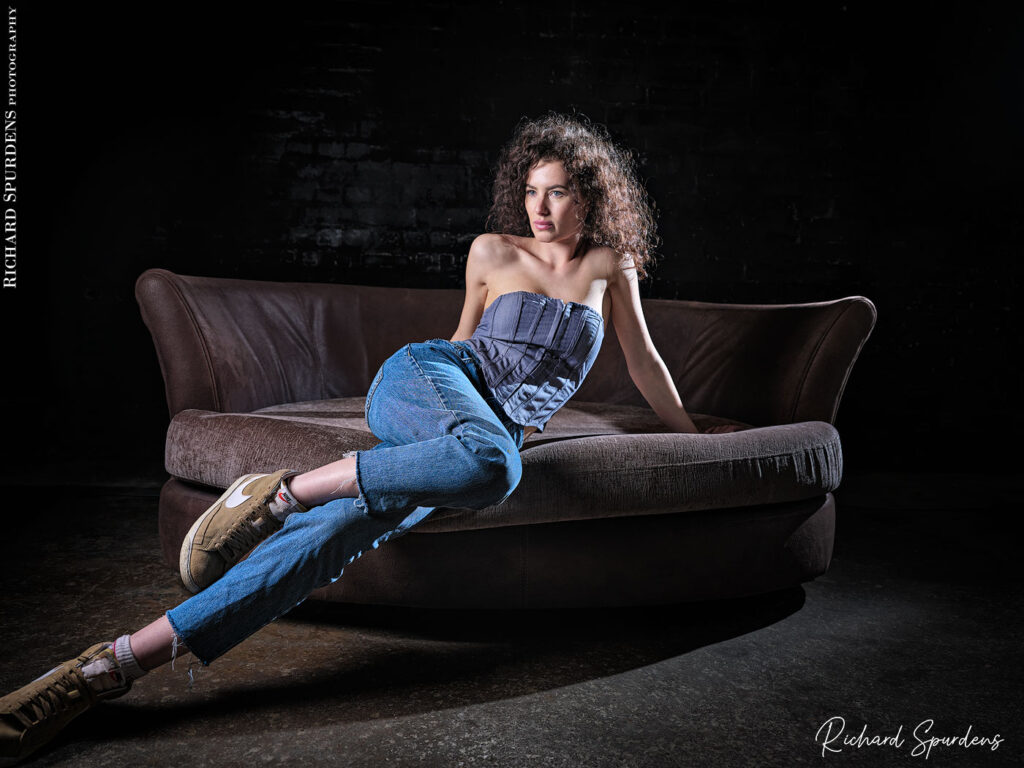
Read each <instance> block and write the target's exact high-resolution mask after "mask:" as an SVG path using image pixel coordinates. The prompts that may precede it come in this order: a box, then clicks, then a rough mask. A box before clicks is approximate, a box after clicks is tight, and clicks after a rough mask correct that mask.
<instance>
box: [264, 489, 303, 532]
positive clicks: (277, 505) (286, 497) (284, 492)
mask: <svg viewBox="0 0 1024 768" xmlns="http://www.w3.org/2000/svg"><path fill="white" fill-rule="evenodd" d="M270 511H271V513H273V515H274V517H276V518H277V519H278V520H280V521H281V522H284V519H285V518H286V517H288V515H290V514H291V513H292V512H305V511H306V508H305V507H304V506H302V505H301V504H300V503H299V500H298V499H296V498H295V497H294V496H292V492H291V490H290V489H289V488H288V481H287V480H282V481H281V484H280V485H279V486H277V491H276V492H275V493H274V500H273V501H272V502H270Z"/></svg>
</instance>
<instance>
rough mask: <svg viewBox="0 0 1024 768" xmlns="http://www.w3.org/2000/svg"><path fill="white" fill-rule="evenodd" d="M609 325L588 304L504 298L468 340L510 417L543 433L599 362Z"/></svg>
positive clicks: (520, 295)
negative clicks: (545, 426)
mask: <svg viewBox="0 0 1024 768" xmlns="http://www.w3.org/2000/svg"><path fill="white" fill-rule="evenodd" d="M603 339H604V319H603V318H602V317H601V314H600V313H599V312H597V310H595V309H594V308H593V307H591V306H589V305H587V304H581V303H579V302H575V301H570V302H565V301H562V300H561V299H553V298H551V297H549V296H543V295H541V294H539V293H531V292H530V291H514V292H512V293H504V294H502V295H501V296H499V297H498V298H497V299H495V300H494V301H493V302H491V304H490V306H488V307H487V309H485V310H484V313H483V315H482V316H481V318H480V324H479V325H478V326H477V328H476V331H474V332H473V336H472V337H471V338H469V339H467V340H466V343H467V344H469V345H470V347H471V348H472V350H473V352H474V353H475V354H476V356H477V358H478V359H479V361H480V368H481V370H482V371H483V374H484V379H485V381H486V382H487V386H488V387H489V388H490V390H491V392H492V393H493V394H494V396H495V398H496V399H497V401H498V402H499V403H500V404H501V407H502V408H503V409H504V411H505V413H506V414H508V417H509V418H510V419H512V421H514V422H516V423H517V424H521V425H523V426H524V427H528V426H532V427H536V428H537V431H538V432H543V431H544V425H545V424H546V423H547V421H548V419H550V418H551V416H552V414H554V412H555V411H557V410H558V409H559V408H561V407H562V406H563V405H564V404H565V402H566V401H567V400H568V399H569V398H570V397H572V395H573V393H575V392H576V390H577V389H578V388H579V385H580V384H581V383H582V382H583V379H584V378H585V377H586V375H587V372H588V371H589V370H590V368H591V366H593V364H594V360H596V359H597V353H598V352H600V350H601V341H602V340H603Z"/></svg>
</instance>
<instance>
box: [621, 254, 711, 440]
mask: <svg viewBox="0 0 1024 768" xmlns="http://www.w3.org/2000/svg"><path fill="white" fill-rule="evenodd" d="M624 263H625V264H628V266H624V267H622V268H620V269H617V270H616V271H615V275H614V277H613V278H612V279H610V280H609V281H608V291H609V293H610V294H611V297H612V324H613V325H614V326H615V333H616V335H617V336H618V337H619V345H620V346H621V347H622V352H623V355H624V356H625V358H626V366H627V368H628V369H629V376H630V378H631V379H633V383H634V384H636V387H637V389H639V390H640V394H642V395H643V396H644V399H645V400H646V401H647V402H648V403H649V404H650V406H651V408H653V409H654V412H655V413H656V414H658V418H659V419H661V420H662V421H663V422H664V423H665V425H666V426H667V427H669V428H670V429H672V430H674V431H676V432H696V431H697V427H696V426H695V425H694V423H693V419H691V418H690V415H689V414H688V413H687V412H686V409H685V408H684V407H683V401H682V399H681V398H680V397H679V391H678V390H677V389H676V385H675V383H674V382H673V381H672V376H671V375H670V374H669V372H668V368H667V367H666V366H665V361H664V360H662V359H661V355H659V354H658V350H657V349H655V348H654V342H653V341H651V336H650V333H648V331H647V321H646V320H645V319H644V311H643V307H642V306H641V304H640V282H639V280H638V279H637V274H636V268H635V267H634V266H632V265H631V264H629V263H628V261H627V262H624Z"/></svg>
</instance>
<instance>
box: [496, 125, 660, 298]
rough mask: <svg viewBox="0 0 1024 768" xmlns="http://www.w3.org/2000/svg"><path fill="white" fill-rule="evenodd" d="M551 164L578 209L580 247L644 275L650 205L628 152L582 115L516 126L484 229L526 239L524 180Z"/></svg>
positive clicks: (652, 243)
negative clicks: (565, 179) (613, 255)
mask: <svg viewBox="0 0 1024 768" xmlns="http://www.w3.org/2000/svg"><path fill="white" fill-rule="evenodd" d="M551 160H560V161H561V162H562V164H563V165H564V166H565V171H566V173H567V174H568V175H569V178H570V180H571V181H570V185H569V186H570V191H571V192H572V194H573V195H574V196H575V197H576V198H577V199H578V200H579V201H580V202H581V203H583V204H584V205H583V207H584V210H586V215H585V217H584V219H583V221H582V224H583V227H582V230H581V237H580V242H581V244H585V243H586V242H590V243H594V244H595V245H605V246H609V247H611V248H613V249H615V250H616V251H618V252H619V253H620V254H622V255H623V256H627V257H629V258H630V259H632V262H633V265H634V266H635V267H636V270H637V273H638V274H639V276H640V278H641V279H643V278H645V277H647V274H648V273H647V270H646V269H645V266H646V265H647V264H648V263H650V262H651V261H653V259H654V249H655V248H656V247H657V246H658V244H659V238H658V236H657V234H656V231H655V222H654V204H653V202H652V201H651V200H650V199H649V198H648V195H647V190H645V189H644V187H643V185H642V184H641V183H640V181H639V180H638V179H637V175H636V161H635V160H634V158H633V155H632V153H631V152H630V151H629V150H628V149H626V148H624V147H618V146H616V145H615V143H614V142H613V141H612V139H611V137H610V136H609V134H608V131H607V129H606V128H605V127H604V126H601V125H598V124H595V123H591V122H590V120H589V119H587V118H586V117H585V116H583V115H578V116H568V115H563V114H559V113H557V112H550V113H548V114H547V115H545V116H544V117H541V118H538V119H536V120H529V119H527V118H523V119H522V120H521V121H520V122H519V125H518V126H516V130H515V133H514V134H513V136H512V139H511V140H510V141H509V142H508V144H506V145H505V146H504V147H503V148H502V150H501V154H500V155H499V158H498V167H497V171H496V173H495V179H494V201H493V203H492V204H491V210H490V213H489V214H488V216H487V228H488V230H489V231H491V232H501V233H504V234H510V235H521V236H529V235H530V234H531V230H530V218H529V216H528V215H527V212H526V206H525V204H524V200H525V194H526V179H527V176H528V175H529V173H530V170H531V169H532V168H533V167H534V166H536V165H538V164H539V163H541V162H546V161H551Z"/></svg>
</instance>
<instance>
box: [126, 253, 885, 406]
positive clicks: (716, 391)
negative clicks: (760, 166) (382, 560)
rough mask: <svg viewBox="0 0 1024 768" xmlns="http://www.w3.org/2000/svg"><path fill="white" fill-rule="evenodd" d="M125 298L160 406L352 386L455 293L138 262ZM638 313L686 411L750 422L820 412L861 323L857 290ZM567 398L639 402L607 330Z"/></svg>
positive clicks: (231, 402) (866, 317)
mask: <svg viewBox="0 0 1024 768" xmlns="http://www.w3.org/2000/svg"><path fill="white" fill-rule="evenodd" d="M135 296H136V299H137V301H138V303H139V307H140V310H141V312H142V318H143V321H144V322H145V323H146V326H147V327H148V328H149V331H150V333H151V334H152V336H153V343H154V345H155V346H156V351H157V357H158V359H159V361H160V368H161V371H162V373H163V377H164V384H165V387H166V393H167V406H168V411H169V413H170V415H171V416H174V414H176V413H178V412H179V411H182V410H185V409H187V408H199V409H203V410H212V411H222V412H248V411H252V410H255V409H257V408H262V407H265V406H268V405H275V404H278V403H288V402H298V401H303V400H322V399H326V398H332V397H352V396H359V395H364V394H366V389H367V387H368V386H369V384H370V381H371V380H372V378H373V376H374V374H375V373H376V372H377V369H378V368H379V367H380V365H381V363H383V362H384V360H386V359H387V358H388V357H389V356H390V355H391V354H392V353H393V352H394V351H395V350H397V349H398V348H399V347H401V346H402V345H404V344H407V343H409V342H411V341H423V340H426V339H431V338H444V339H447V338H450V337H451V335H452V333H454V331H455V329H456V327H457V326H458V322H459V315H460V313H461V311H462V302H463V297H464V292H463V291H462V290H458V289H420V288H386V287H375V286H358V285H339V284H322V283H280V282H265V281H255V280H237V279H228V278H213V277H194V276H187V275H177V274H175V273H173V272H169V271H168V270H165V269H149V270H147V271H146V272H144V273H143V274H142V275H141V276H140V277H139V279H138V280H137V281H136V286H135ZM644 313H645V315H646V317H647V322H648V326H649V328H650V331H651V336H652V338H653V339H654V342H655V345H656V346H657V348H658V351H659V352H660V354H661V356H662V358H663V359H664V361H665V363H666V365H667V366H668V368H669V371H670V372H671V374H672V377H673V379H674V380H675V381H676V384H677V386H678V387H679V390H680V394H681V395H682V397H683V401H684V403H685V404H686V406H687V408H688V409H689V410H693V411H697V412H699V413H709V414H714V415H717V416H726V417H730V418H735V419H737V420H740V421H744V422H746V423H748V424H754V425H767V424H779V423H789V422H795V421H814V420H817V421H828V422H833V421H834V419H835V411H836V409H837V408H838V405H839V399H840V398H841V396H842V390H843V387H844V386H845V383H846V379H847V377H848V375H849V372H850V369H851V368H852V366H853V363H854V362H855V361H856V358H857V355H858V354H859V352H860V349H861V346H862V345H863V343H864V341H865V340H866V339H867V336H868V335H869V334H870V332H871V328H872V327H873V325H874V320H875V310H874V306H873V305H872V304H871V302H870V301H868V300H867V299H864V298H863V297H850V298H846V299H838V300H836V301H829V302H820V303H815V304H797V305H730V304H709V303H703V302H690V301H668V300H657V299H648V300H644ZM574 399H576V400H581V401H596V402H609V403H622V404H643V403H644V400H643V398H642V396H641V395H640V393H639V392H638V391H637V390H636V387H635V386H634V385H633V383H632V381H631V380H630V378H629V374H628V371H627V370H626V365H625V361H624V359H623V357H622V352H621V350H620V348H619V345H618V341H617V339H616V338H615V334H613V333H608V334H606V336H605V341H604V346H603V348H602V350H601V353H600V355H599V357H598V359H597V362H596V363H595V365H594V367H593V369H592V370H591V371H590V373H589V375H588V376H587V379H586V381H585V382H584V383H583V386H582V387H581V388H580V390H579V392H577V394H576V396H575V398H574Z"/></svg>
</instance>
